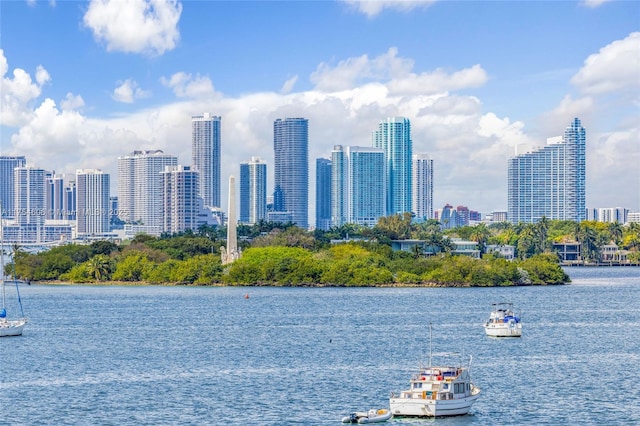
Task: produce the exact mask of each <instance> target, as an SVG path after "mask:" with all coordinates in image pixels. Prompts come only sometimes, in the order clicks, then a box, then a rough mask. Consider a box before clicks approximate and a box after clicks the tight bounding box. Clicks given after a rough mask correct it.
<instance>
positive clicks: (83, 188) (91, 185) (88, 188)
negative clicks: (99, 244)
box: [76, 169, 110, 236]
mask: <svg viewBox="0 0 640 426" xmlns="http://www.w3.org/2000/svg"><path fill="white" fill-rule="evenodd" d="M76 197H77V198H76V203H77V209H76V215H77V216H76V232H77V233H78V236H98V235H103V234H106V233H108V232H109V230H110V229H109V174H108V173H105V172H103V171H102V170H97V169H80V170H76Z"/></svg>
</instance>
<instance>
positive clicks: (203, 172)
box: [191, 112, 222, 207]
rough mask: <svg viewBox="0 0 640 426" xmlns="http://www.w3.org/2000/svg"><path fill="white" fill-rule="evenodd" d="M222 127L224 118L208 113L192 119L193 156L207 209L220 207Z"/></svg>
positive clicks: (201, 193) (201, 194)
mask: <svg viewBox="0 0 640 426" xmlns="http://www.w3.org/2000/svg"><path fill="white" fill-rule="evenodd" d="M221 125H222V118H220V117H217V116H213V115H211V114H210V113H208V112H205V113H204V114H203V115H198V116H193V117H191V155H192V158H193V166H194V168H195V169H196V170H197V171H198V173H199V179H200V183H199V188H200V196H201V197H202V199H203V200H204V205H205V206H207V207H220V179H221V177H220V176H221V175H220V157H221V136H220V130H221Z"/></svg>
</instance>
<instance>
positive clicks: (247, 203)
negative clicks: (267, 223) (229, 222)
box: [240, 157, 267, 225]
mask: <svg viewBox="0 0 640 426" xmlns="http://www.w3.org/2000/svg"><path fill="white" fill-rule="evenodd" d="M266 215H267V163H265V162H264V161H262V160H261V159H260V158H259V157H251V161H249V162H246V163H240V223H245V224H248V225H253V224H255V223H257V222H259V221H260V220H264V219H265V218H266Z"/></svg>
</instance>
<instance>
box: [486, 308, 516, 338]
mask: <svg viewBox="0 0 640 426" xmlns="http://www.w3.org/2000/svg"><path fill="white" fill-rule="evenodd" d="M492 306H493V309H492V310H491V314H490V315H489V319H488V320H487V321H486V322H485V323H484V331H485V333H486V334H487V336H491V337H521V336H522V321H521V320H520V316H519V315H517V314H516V312H515V310H514V309H513V303H509V302H500V303H494V304H493V305H492Z"/></svg>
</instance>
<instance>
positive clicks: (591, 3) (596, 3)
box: [582, 0, 611, 9]
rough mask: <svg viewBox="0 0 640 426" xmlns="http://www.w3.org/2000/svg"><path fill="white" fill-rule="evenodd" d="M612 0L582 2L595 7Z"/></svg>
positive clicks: (587, 0) (584, 0) (586, 0)
mask: <svg viewBox="0 0 640 426" xmlns="http://www.w3.org/2000/svg"><path fill="white" fill-rule="evenodd" d="M610 1H611V0H583V2H582V4H583V5H584V6H586V7H589V8H592V9H595V8H596V7H600V6H602V5H603V4H605V3H609V2H610Z"/></svg>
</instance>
